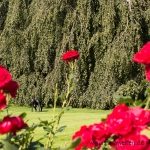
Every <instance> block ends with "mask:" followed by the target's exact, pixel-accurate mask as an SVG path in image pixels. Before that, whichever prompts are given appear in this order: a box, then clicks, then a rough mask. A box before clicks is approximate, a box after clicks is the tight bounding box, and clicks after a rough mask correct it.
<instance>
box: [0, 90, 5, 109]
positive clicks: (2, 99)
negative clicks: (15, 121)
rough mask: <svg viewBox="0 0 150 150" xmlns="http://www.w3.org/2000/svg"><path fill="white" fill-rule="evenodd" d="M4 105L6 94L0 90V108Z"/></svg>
mask: <svg viewBox="0 0 150 150" xmlns="http://www.w3.org/2000/svg"><path fill="white" fill-rule="evenodd" d="M5 107H6V96H5V95H4V93H2V92H0V110H2V109H4V108H5Z"/></svg>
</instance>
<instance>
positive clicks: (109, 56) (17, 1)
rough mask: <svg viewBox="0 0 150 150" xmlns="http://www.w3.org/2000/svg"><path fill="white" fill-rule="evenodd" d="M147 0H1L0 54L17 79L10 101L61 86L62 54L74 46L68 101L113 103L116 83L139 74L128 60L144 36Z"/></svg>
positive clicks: (149, 28) (149, 31)
mask: <svg viewBox="0 0 150 150" xmlns="http://www.w3.org/2000/svg"><path fill="white" fill-rule="evenodd" d="M149 18H150V1H149V0H128V1H127V0H42V1H41V0H1V1H0V59H1V64H2V65H4V66H5V67H6V68H7V69H9V71H10V72H11V73H12V74H13V77H14V78H15V80H17V81H18V82H19V84H20V89H19V94H18V98H17V99H16V100H12V103H15V104H19V105H28V104H29V102H30V100H31V97H37V98H40V99H42V100H43V101H44V102H45V103H47V102H48V101H49V100H50V99H52V98H53V88H54V86H55V84H56V83H58V85H59V91H60V93H61V92H62V91H63V90H64V89H65V78H64V75H65V73H66V71H67V65H65V64H64V62H62V60H61V56H62V54H63V53H64V52H65V51H67V50H69V49H75V50H78V51H79V52H80V54H81V55H80V59H79V60H78V67H77V77H78V78H77V80H76V83H77V88H76V90H75V91H74V93H73V103H72V106H74V107H80V106H81V107H83V106H88V107H91V108H97V109H107V108H110V107H113V101H112V95H113V93H114V92H116V91H117V90H118V89H119V87H120V86H121V85H122V84H126V83H127V82H129V81H130V80H131V81H135V82H136V83H139V82H140V81H141V79H143V78H144V75H143V72H142V67H140V66H139V65H137V64H134V63H133V62H132V57H133V54H134V53H135V52H137V51H138V50H139V49H140V48H141V46H142V45H143V44H144V43H146V42H147V41H148V40H150V19H149Z"/></svg>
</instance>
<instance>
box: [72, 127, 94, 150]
mask: <svg viewBox="0 0 150 150" xmlns="http://www.w3.org/2000/svg"><path fill="white" fill-rule="evenodd" d="M91 127H92V126H89V127H87V126H82V127H81V128H80V130H79V131H77V132H76V133H75V134H74V135H73V137H72V139H75V138H78V137H81V142H80V144H79V145H78V146H77V147H76V148H75V150H82V148H83V147H88V148H92V147H94V145H93V143H92V142H91V141H92V132H91Z"/></svg>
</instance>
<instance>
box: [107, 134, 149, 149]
mask: <svg viewBox="0 0 150 150" xmlns="http://www.w3.org/2000/svg"><path fill="white" fill-rule="evenodd" d="M148 141H149V139H148V137H147V136H145V135H134V134H128V135H126V136H122V137H120V138H117V139H116V140H115V141H114V142H113V143H111V144H110V145H111V146H112V147H115V148H116V149H117V150H134V149H135V150H147V148H149V144H148Z"/></svg>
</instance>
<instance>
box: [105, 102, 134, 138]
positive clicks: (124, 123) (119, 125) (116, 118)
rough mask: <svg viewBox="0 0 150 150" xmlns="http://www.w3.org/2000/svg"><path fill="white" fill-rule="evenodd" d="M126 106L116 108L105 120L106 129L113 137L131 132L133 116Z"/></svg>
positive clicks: (121, 105)
mask: <svg viewBox="0 0 150 150" xmlns="http://www.w3.org/2000/svg"><path fill="white" fill-rule="evenodd" d="M128 110H129V108H128V107H127V106H126V105H123V104H120V105H118V106H116V107H115V108H114V110H113V112H112V113H111V114H110V115H108V117H107V119H106V124H107V129H108V131H109V132H110V133H112V134H114V135H125V134H127V133H129V132H131V131H132V123H133V114H132V113H131V112H129V111H128Z"/></svg>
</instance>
